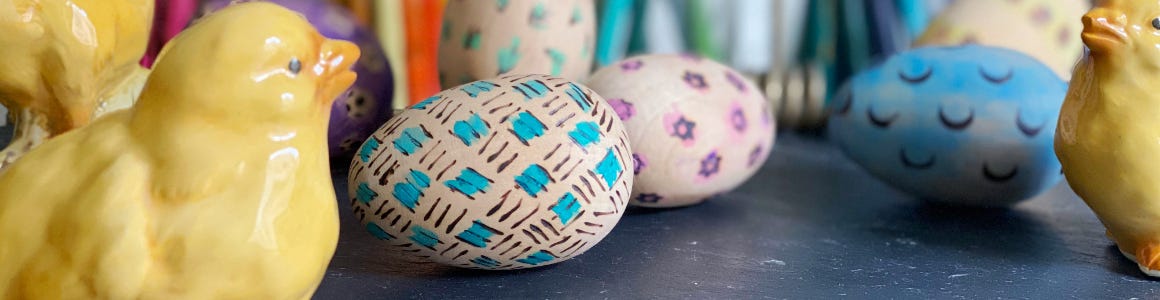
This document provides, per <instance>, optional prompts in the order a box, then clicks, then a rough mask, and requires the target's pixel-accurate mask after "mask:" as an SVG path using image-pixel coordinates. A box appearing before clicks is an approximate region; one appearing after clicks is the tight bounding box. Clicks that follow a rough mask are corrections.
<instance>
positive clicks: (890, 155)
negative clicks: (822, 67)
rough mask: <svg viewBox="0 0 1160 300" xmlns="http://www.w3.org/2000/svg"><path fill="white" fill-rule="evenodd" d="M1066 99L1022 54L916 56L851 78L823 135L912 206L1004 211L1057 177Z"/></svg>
mask: <svg viewBox="0 0 1160 300" xmlns="http://www.w3.org/2000/svg"><path fill="white" fill-rule="evenodd" d="M1066 90H1067V86H1066V84H1065V83H1064V82H1063V81H1062V80H1061V79H1059V77H1057V76H1056V75H1055V74H1054V73H1053V72H1052V71H1051V69H1050V68H1048V67H1047V66H1046V65H1044V64H1043V63H1041V62H1039V61H1037V60H1035V59H1034V58H1031V57H1029V56H1027V55H1024V54H1022V53H1019V52H1015V51H1012V50H1007V49H1001V48H992V47H984V46H963V47H954V48H944V47H932V48H920V49H915V50H911V51H909V52H904V53H901V54H899V55H896V56H894V57H891V58H890V59H888V60H887V61H886V62H884V63H883V64H882V65H880V66H877V67H875V68H872V69H869V70H867V71H864V72H862V73H860V74H858V75H856V76H855V77H853V78H852V79H851V80H850V82H849V83H848V84H847V86H846V87H845V88H843V90H842V91H841V92H840V93H839V95H838V97H837V98H836V99H835V101H833V103H831V105H832V107H831V110H832V111H833V114H831V117H830V121H829V129H830V135H831V137H832V138H833V139H834V140H835V141H836V142H837V144H838V145H839V146H840V147H842V149H843V150H844V152H845V153H846V155H847V156H849V157H850V158H852V159H853V160H854V161H855V162H857V163H858V164H860V165H862V167H863V168H865V169H866V170H867V171H869V172H870V173H871V174H873V175H875V176H877V177H878V178H880V179H882V180H883V181H885V182H887V183H889V184H891V185H893V186H894V187H896V188H898V189H900V190H903V191H906V192H909V193H911V194H913V195H915V196H917V197H918V198H921V199H925V200H931V201H939V202H949V203H957V204H968V205H979V206H1006V205H1011V204H1014V203H1017V202H1019V201H1021V200H1024V199H1028V198H1031V197H1033V196H1035V195H1037V194H1039V193H1041V192H1042V191H1044V190H1045V189H1047V188H1049V187H1051V186H1053V185H1055V184H1056V183H1057V182H1058V181H1059V180H1060V178H1061V177H1062V175H1061V174H1060V173H1061V170H1060V164H1059V161H1058V160H1057V159H1056V157H1055V152H1054V151H1053V149H1052V143H1053V136H1054V133H1055V126H1056V120H1057V119H1058V116H1059V110H1060V106H1061V105H1062V104H1063V98H1064V95H1065V93H1066Z"/></svg>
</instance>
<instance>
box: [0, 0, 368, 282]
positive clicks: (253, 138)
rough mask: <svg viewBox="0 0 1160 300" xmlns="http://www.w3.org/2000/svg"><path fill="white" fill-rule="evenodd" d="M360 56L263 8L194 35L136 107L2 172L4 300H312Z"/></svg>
mask: <svg viewBox="0 0 1160 300" xmlns="http://www.w3.org/2000/svg"><path fill="white" fill-rule="evenodd" d="M358 56H359V50H358V48H357V47H356V46H355V45H354V44H352V43H348V42H345V41H336V40H328V39H325V38H324V37H322V36H321V35H319V33H318V32H317V31H316V30H315V29H314V28H313V27H312V26H311V25H310V24H309V23H307V21H306V20H305V19H304V18H303V17H301V16H300V15H298V14H297V13H294V12H292V11H290V10H287V9H285V8H282V7H280V6H277V5H274V4H269V3H263V2H254V3H243V4H237V5H233V6H231V7H228V8H226V9H223V10H221V11H220V12H218V13H215V14H213V15H211V16H208V17H206V18H205V19H202V20H201V21H200V22H198V23H197V24H194V25H193V26H192V27H191V28H190V29H188V30H187V31H185V32H184V33H182V34H180V35H178V36H177V37H176V38H175V39H174V40H173V41H171V42H170V43H169V44H168V45H167V47H166V48H165V49H164V50H163V51H162V53H161V55H160V58H159V60H158V62H157V65H156V67H155V69H154V71H153V73H152V74H151V75H150V77H149V79H148V81H147V83H146V84H145V88H144V90H143V91H142V94H141V97H140V100H139V102H137V104H136V105H135V106H134V107H132V108H129V109H128V110H122V111H117V112H113V113H110V114H109V115H107V116H105V117H102V118H100V119H97V120H96V121H95V122H93V123H92V124H90V125H88V126H85V127H82V128H79V129H77V130H73V131H70V132H69V133H66V134H63V135H61V136H60V137H57V138H55V139H52V140H49V141H48V142H46V143H45V144H43V145H42V146H40V147H38V148H36V149H35V150H33V151H31V152H29V153H28V155H26V156H24V158H22V159H20V160H18V161H16V163H14V164H13V165H12V166H11V167H10V168H8V169H7V170H5V171H0V297H2V298H5V299H93V298H98V299H180V298H190V299H302V298H308V297H310V296H311V295H312V294H313V291H314V289H315V288H317V286H318V284H319V283H320V282H321V280H322V277H323V275H324V274H325V271H326V267H327V264H328V262H329V260H330V258H331V256H332V255H333V254H334V250H335V247H336V245H337V242H338V209H337V202H336V200H335V195H334V188H333V186H332V183H331V179H330V169H329V159H328V157H329V156H328V155H327V153H326V151H327V140H326V130H327V124H328V121H329V117H330V107H331V101H332V99H335V98H336V97H337V96H338V95H339V94H340V93H342V92H344V91H345V90H346V89H347V88H348V87H349V86H350V85H351V84H352V83H353V82H354V80H355V74H354V73H353V72H351V71H350V70H349V68H350V65H351V64H352V63H354V62H355V61H356V60H357V59H358Z"/></svg>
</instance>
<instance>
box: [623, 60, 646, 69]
mask: <svg viewBox="0 0 1160 300" xmlns="http://www.w3.org/2000/svg"><path fill="white" fill-rule="evenodd" d="M641 66H644V62H642V61H639V60H630V61H626V62H622V63H620V70H621V71H625V72H631V71H636V70H640V67H641Z"/></svg>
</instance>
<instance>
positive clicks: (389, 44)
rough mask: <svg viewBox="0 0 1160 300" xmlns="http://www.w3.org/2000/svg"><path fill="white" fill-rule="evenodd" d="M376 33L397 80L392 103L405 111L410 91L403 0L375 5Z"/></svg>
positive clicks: (386, 1) (381, 2)
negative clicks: (408, 86) (408, 87)
mask: <svg viewBox="0 0 1160 300" xmlns="http://www.w3.org/2000/svg"><path fill="white" fill-rule="evenodd" d="M374 9H375V17H374V23H375V27H374V28H375V31H376V33H377V34H378V36H379V42H380V43H382V47H383V50H385V51H386V52H387V60H388V61H390V62H391V74H392V75H393V76H394V79H395V82H396V84H395V93H394V98H393V100H391V103H393V104H394V109H403V108H406V107H407V106H408V105H409V104H410V100H409V99H410V95H411V94H410V90H409V89H407V83H408V82H410V81H409V80H408V77H407V41H406V39H407V37H406V23H405V22H403V0H379V1H378V2H377V3H375V5H374Z"/></svg>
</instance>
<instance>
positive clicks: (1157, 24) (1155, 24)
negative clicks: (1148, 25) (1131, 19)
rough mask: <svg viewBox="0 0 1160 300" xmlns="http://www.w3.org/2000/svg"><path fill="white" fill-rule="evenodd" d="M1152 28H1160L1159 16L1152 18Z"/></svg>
mask: <svg viewBox="0 0 1160 300" xmlns="http://www.w3.org/2000/svg"><path fill="white" fill-rule="evenodd" d="M1152 28H1156V30H1160V18H1155V19H1152Z"/></svg>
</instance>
